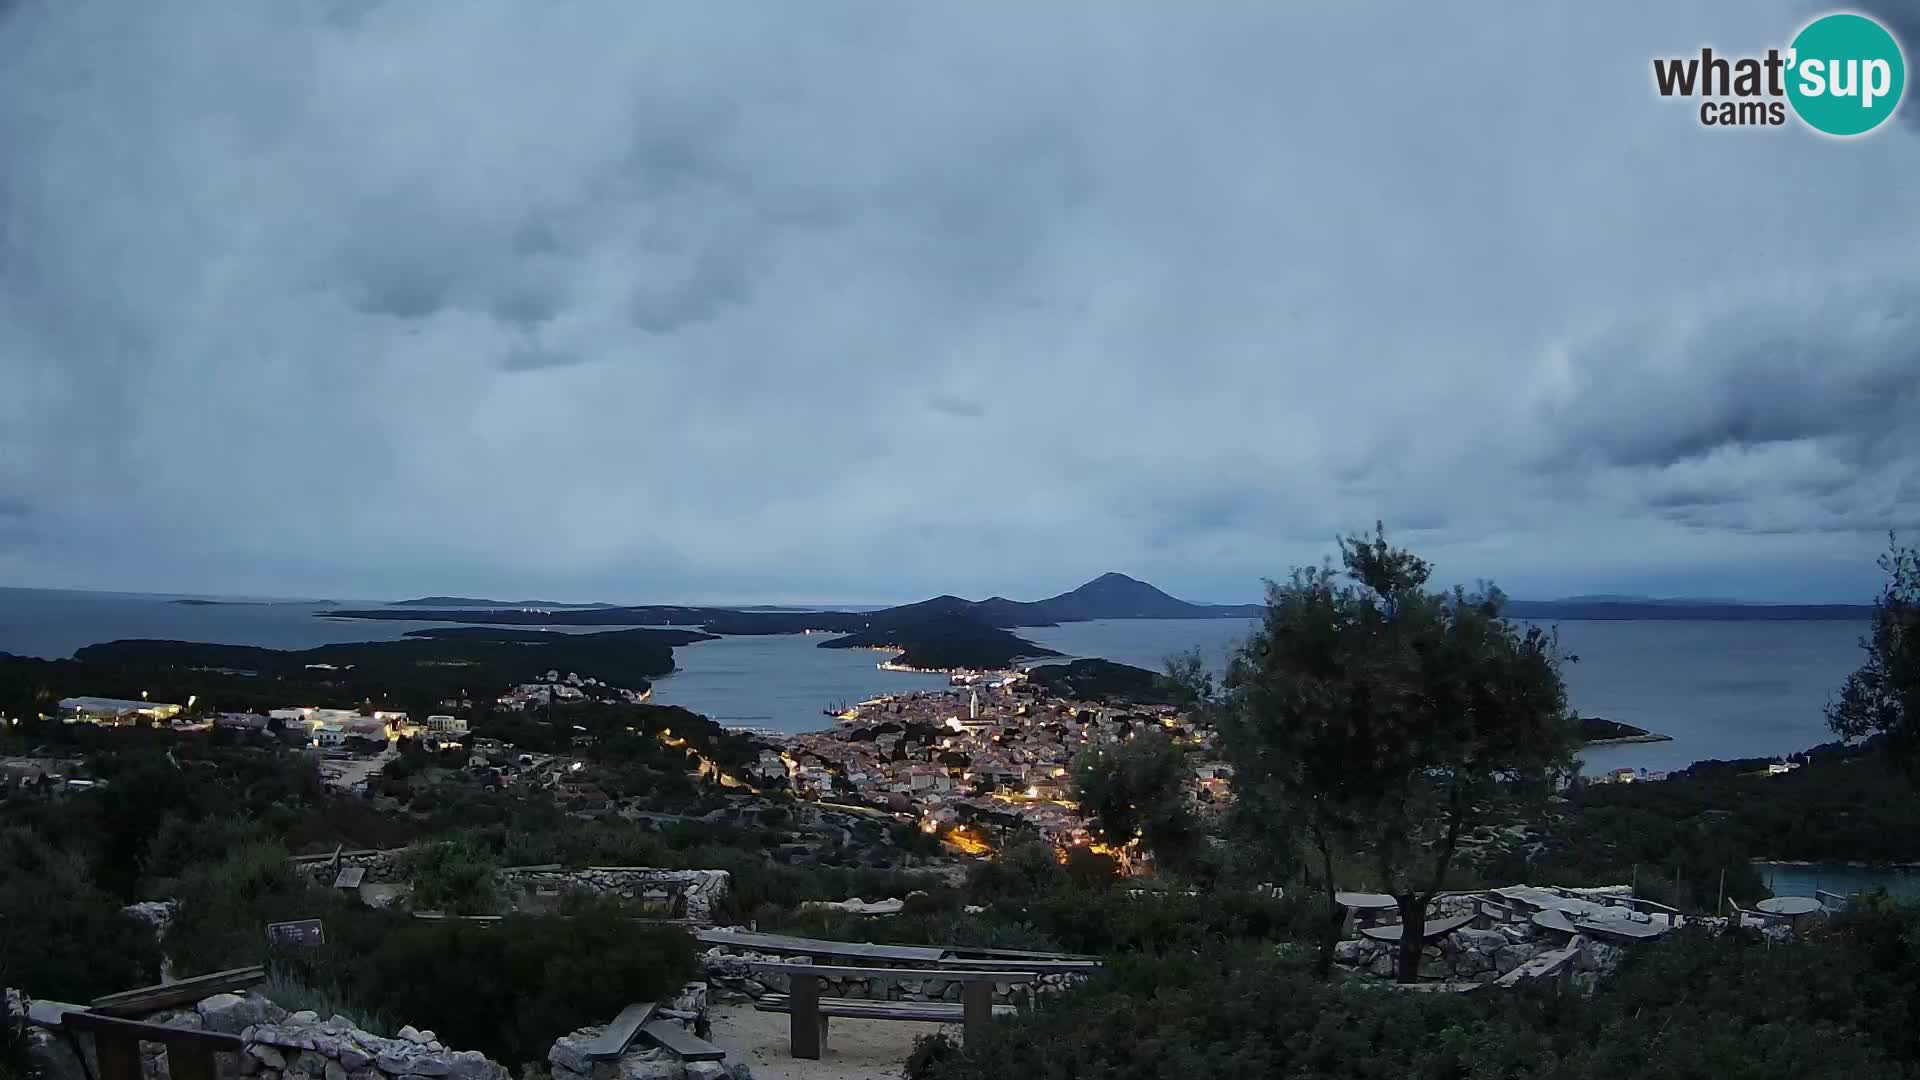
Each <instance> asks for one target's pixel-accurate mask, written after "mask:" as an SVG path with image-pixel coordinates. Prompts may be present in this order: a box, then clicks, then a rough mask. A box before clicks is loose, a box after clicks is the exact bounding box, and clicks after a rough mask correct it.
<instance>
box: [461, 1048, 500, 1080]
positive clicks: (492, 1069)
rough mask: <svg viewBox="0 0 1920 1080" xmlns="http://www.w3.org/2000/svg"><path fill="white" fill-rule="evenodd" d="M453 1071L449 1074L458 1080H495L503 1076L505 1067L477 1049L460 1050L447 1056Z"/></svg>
mask: <svg viewBox="0 0 1920 1080" xmlns="http://www.w3.org/2000/svg"><path fill="white" fill-rule="evenodd" d="M447 1062H448V1064H449V1065H451V1066H452V1067H453V1071H452V1072H451V1073H450V1074H449V1075H451V1076H454V1077H458V1078H459V1080H495V1078H497V1077H498V1078H504V1077H505V1074H506V1067H505V1066H502V1065H499V1064H497V1063H495V1062H494V1061H493V1060H492V1059H491V1058H489V1057H487V1055H485V1054H483V1053H481V1052H480V1051H478V1050H461V1051H459V1052H457V1053H454V1054H452V1055H450V1056H449V1057H448V1058H447Z"/></svg>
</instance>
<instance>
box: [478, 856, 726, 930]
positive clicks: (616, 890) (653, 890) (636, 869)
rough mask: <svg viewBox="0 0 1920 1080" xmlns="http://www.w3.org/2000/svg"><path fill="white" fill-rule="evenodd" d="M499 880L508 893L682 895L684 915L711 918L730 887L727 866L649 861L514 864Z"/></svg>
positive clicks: (630, 897) (640, 897)
mask: <svg viewBox="0 0 1920 1080" xmlns="http://www.w3.org/2000/svg"><path fill="white" fill-rule="evenodd" d="M498 881H499V883H500V885H501V887H502V888H503V889H504V890H506V891H507V893H508V895H509V896H512V895H514V894H519V895H521V896H527V895H538V894H540V893H542V892H548V893H566V892H584V893H591V894H593V895H595V896H614V897H619V898H621V899H626V900H647V899H667V898H671V897H673V896H675V895H678V896H679V897H680V898H681V899H682V900H683V901H684V903H685V909H684V915H685V917H686V918H688V919H690V920H692V921H694V922H699V923H706V922H712V921H713V916H714V911H715V910H716V908H717V907H718V905H719V903H720V902H721V901H722V900H724V899H725V898H726V896H727V892H728V890H729V889H730V888H731V887H732V881H733V879H732V876H731V875H729V874H728V873H727V872H726V871H725V870H656V869H653V868H651V867H645V866H589V867H587V868H585V869H583V870H557V869H551V868H548V867H515V868H511V869H507V870H502V871H500V873H499V876H498Z"/></svg>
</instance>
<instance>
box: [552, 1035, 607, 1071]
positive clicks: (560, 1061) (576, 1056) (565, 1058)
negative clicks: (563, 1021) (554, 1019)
mask: <svg viewBox="0 0 1920 1080" xmlns="http://www.w3.org/2000/svg"><path fill="white" fill-rule="evenodd" d="M589 1031H593V1029H592V1028H582V1029H581V1030H579V1031H576V1032H573V1033H572V1034H569V1035H562V1036H560V1037H559V1038H557V1039H555V1040H553V1046H552V1047H551V1048H549V1049H548V1050H547V1063H548V1064H550V1065H552V1066H553V1067H554V1068H556V1069H565V1070H567V1071H568V1072H572V1073H578V1074H580V1075H582V1076H585V1075H587V1074H589V1073H591V1072H593V1063H592V1062H591V1061H590V1060H589V1059H588V1058H587V1051H588V1049H589V1047H590V1044H591V1043H592V1041H593V1040H594V1039H596V1038H599V1033H598V1032H595V1033H594V1034H591V1035H589V1034H586V1033H587V1032H589Z"/></svg>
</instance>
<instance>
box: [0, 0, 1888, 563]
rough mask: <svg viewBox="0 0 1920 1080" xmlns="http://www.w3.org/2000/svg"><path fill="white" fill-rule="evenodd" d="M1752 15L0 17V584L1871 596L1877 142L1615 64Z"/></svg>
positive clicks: (34, 12)
mask: <svg viewBox="0 0 1920 1080" xmlns="http://www.w3.org/2000/svg"><path fill="white" fill-rule="evenodd" d="M1880 6H1881V8H1883V9H1888V10H1891V9H1890V8H1889V5H1887V4H1885V3H1883V4H1882V5H1880ZM1903 10H1908V9H1903ZM1805 16H1806V9H1805V5H1804V4H1803V3H1801V2H1800V0H1761V2H1753V3H1734V2H1731V0H1728V2H1721V3H1709V2H1705V0H1694V2H1683V3H1678V4H1676V3H1670V2H1656V0H1639V2H1636V3H1632V4H1628V5H1626V6H1625V7H1621V6H1619V5H1613V6H1605V5H1593V4H1578V3H1572V2H1570V0H1565V2H1562V0H1556V2H1551V3H1542V4H1536V5H1525V6H1522V7H1520V8H1515V9H1514V10H1512V11H1510V12H1508V13H1507V14H1506V15H1505V16H1504V17H1503V18H1502V19H1501V20H1499V21H1498V22H1497V23H1494V24H1482V25H1476V26H1475V27H1473V32H1472V33H1464V32H1463V28H1462V26H1461V24H1460V22H1459V17H1458V14H1457V13H1456V12H1453V11H1450V10H1447V9H1444V8H1442V7H1436V6H1428V7H1425V8H1419V7H1416V8H1412V9H1399V10H1396V11H1394V12H1392V13H1388V12H1386V11H1385V10H1383V9H1376V8H1373V7H1370V6H1368V5H1322V6H1321V7H1319V8H1315V9H1313V10H1311V11H1306V10H1296V9H1283V8H1280V7H1277V6H1275V5H1273V4H1271V3H1266V2H1264V0H1219V2H1217V3H1210V4H1206V5H1200V6H1193V5H1189V6H1187V7H1186V8H1182V7H1180V6H1178V5H1168V4H1165V3H1155V2H1148V0H1098V2H1095V0H1067V2H1063V3H1059V4H1049V5H1032V6H1028V7H1024V8H1020V9H1018V10H1017V11H1016V10H1015V9H1012V8H1009V9H1006V10H1003V11H997V12H996V13H995V14H994V15H993V16H992V17H988V16H986V15H984V14H982V13H981V12H980V11H979V10H978V9H975V8H971V7H968V6H966V5H953V4H936V3H918V2H910V3H872V2H863V0H825V2H822V3H818V4H810V5H804V6H797V5H777V4H776V5H762V6H759V7H756V8H752V9H750V10H749V9H729V10H724V11H722V10H718V9H714V8H712V7H711V6H701V5H685V4H665V3H644V2H632V3H621V2H613V0H608V2H605V3H582V4H576V5H528V4H523V3H517V2H511V0H409V2H406V3H400V2H389V3H375V2H366V0H308V2H305V3H300V4H287V5H234V4H231V3H225V2H220V0H177V2H175V3H169V4H166V5H136V4H125V3H116V2H109V0H60V2H54V0H25V2H19V3H15V4H13V5H12V10H11V12H10V14H8V15H7V16H6V17H5V21H4V22H0V147H5V148H6V150H5V152H4V153H0V390H4V392H3V393H0V493H20V494H21V495H22V496H23V497H24V499H25V501H26V502H27V503H28V504H30V506H31V509H32V511H33V513H32V516H31V517H30V518H19V517H16V518H15V519H14V520H16V521H29V522H31V523H32V525H33V528H32V530H30V531H29V530H26V529H24V528H16V529H15V530H14V531H13V532H10V533H0V580H5V581H11V582H18V583H24V584H60V583H75V582H84V583H89V584H105V585H117V586H122V587H134V588H139V587H148V588H168V589H194V590H200V591H219V590H229V591H243V592H253V593H271V592H292V593H304V594H309V595H313V594H326V593H340V594H348V595H354V594H358V595H380V594H391V593H404V592H413V593H419V592H436V591H440V592H492V591H506V592H515V593H537V592H556V593H563V594H565V595H569V596H583V597H584V596H596V595H597V596H605V597H607V598H632V599H657V600H672V599H688V600H714V599H739V600H744V599H769V600H777V599H781V598H783V597H784V598H794V599H801V600H820V599H823V598H827V599H830V598H832V596H833V595H835V594H837V595H841V596H848V597H853V598H856V599H890V598H908V597H913V596H915V595H917V594H923V593H929V592H938V591H947V590H955V591H964V590H972V591H977V592H981V593H987V592H1004V593H1007V594H1010V595H1036V594H1042V593H1045V592H1050V591H1053V590H1056V589H1058V588H1061V587H1064V586H1069V585H1072V584H1074V583H1075V582H1077V581H1079V580H1082V579H1084V578H1086V577H1090V576H1092V575H1093V574H1094V573H1097V572H1099V571H1102V570H1107V569H1120V570H1126V571H1128V572H1132V573H1136V574H1139V575H1141V576H1144V577H1148V578H1150V579H1154V580H1157V581H1159V582H1160V583H1162V584H1164V585H1166V586H1168V587H1169V588H1172V589H1174V590H1176V591H1187V592H1192V593H1194V594H1195V595H1197V596H1203V597H1208V598H1214V599H1235V598H1249V597H1251V596H1252V595H1253V594H1254V592H1255V585H1254V583H1255V582H1257V580H1258V578H1259V577H1260V576H1262V575H1280V574H1284V573H1285V571H1286V569H1287V568H1288V567H1289V566H1290V565H1293V564H1295V563H1300V562H1315V561H1318V559H1319V558H1320V557H1321V556H1322V555H1323V554H1324V553H1325V552H1326V551H1327V549H1328V546H1329V543H1330V541H1331V539H1332V538H1333V537H1335V536H1337V535H1340V534H1342V533H1346V532H1349V531H1352V530H1355V529H1367V528H1370V527H1371V526H1372V523H1373V522H1374V521H1375V520H1376V519H1381V520H1384V521H1385V522H1386V524H1387V526H1388V528H1389V529H1390V530H1401V531H1403V532H1404V534H1405V535H1407V536H1408V537H1409V539H1417V541H1418V542H1419V543H1420V544H1421V546H1422V549H1423V551H1424V552H1425V553H1427V554H1429V555H1430V556H1431V557H1433V558H1434V559H1435V560H1436V561H1437V562H1438V564H1439V573H1440V574H1441V576H1442V577H1444V578H1446V579H1449V580H1473V579H1475V578H1478V577H1483V576H1493V577H1496V578H1498V579H1499V580H1500V581H1501V583H1502V584H1503V585H1505V586H1507V587H1509V589H1510V590H1511V591H1514V592H1516V593H1519V594H1527V593H1531V594H1534V595H1540V594H1561V593H1574V592H1594V591H1616V592H1617V591H1639V590H1636V589H1635V588H1633V587H1632V586H1633V584H1634V583H1635V582H1673V581H1681V582H1684V581H1686V580H1689V575H1697V576H1699V577H1701V578H1702V579H1703V580H1712V581H1714V582H1716V583H1717V584H1716V585H1715V588H1716V590H1718V591H1734V592H1738V591H1741V590H1740V589H1738V588H1733V587H1731V586H1730V585H1729V584H1728V583H1729V582H1732V581H1739V582H1746V583H1748V584H1749V585H1750V586H1751V587H1752V588H1751V590H1750V591H1756V592H1766V591H1769V590H1773V591H1780V590H1784V589H1787V588H1788V586H1784V585H1780V584H1779V583H1780V582H1783V581H1791V582H1793V583H1795V584H1793V585H1792V586H1791V587H1792V588H1795V589H1800V588H1805V589H1812V588H1816V587H1818V588H1835V587H1839V586H1838V585H1836V583H1846V588H1848V589H1851V590H1853V591H1856V592H1860V591H1865V590H1866V589H1867V588H1868V587H1869V586H1870V583H1871V581H1872V579H1873V574H1874V572H1873V569H1872V561H1871V556H1872V554H1873V553H1874V551H1875V550H1876V549H1877V548H1878V547H1879V546H1880V545H1881V544H1882V543H1883V542H1884V536H1883V532H1884V529H1885V528H1886V527H1888V526H1889V525H1893V524H1899V523H1902V522H1905V521H1907V520H1908V519H1909V517H1910V516H1911V512H1910V510H1909V508H1910V507H1912V506H1913V505H1914V504H1915V502H1916V500H1915V498H1914V496H1915V494H1916V490H1917V489H1920V473H1916V467H1917V463H1920V433H1917V431H1916V421H1915V419H1914V418H1915V416H1916V415H1920V405H1917V403H1916V402H1915V400H1914V399H1915V394H1916V383H1915V372H1916V371H1917V370H1920V356H1916V347H1915V344H1914V343H1915V342H1916V341H1920V334H1916V333H1915V329H1916V328H1915V325H1914V319H1915V313H1916V310H1917V309H1920V303H1917V301H1916V298H1920V266H1917V265H1916V263H1915V261H1914V260H1913V258H1912V255H1911V253H1912V252H1913V251H1914V250H1917V249H1920V191H1916V190H1915V189H1914V187H1913V186H1912V185H1902V184H1899V183H1896V182H1893V181H1892V180H1891V179H1890V178H1899V177H1905V176H1911V175H1914V174H1915V173H1916V171H1920V138H1916V137H1915V135H1914V134H1913V132H1912V131H1910V130H1908V129H1906V128H1890V129H1889V130H1887V131H1884V132H1879V133H1876V134H1875V135H1872V136H1870V137H1867V138H1864V139H1859V140H1851V141H1846V142H1841V141H1836V140H1825V139H1818V138H1814V137H1812V136H1809V135H1808V134H1807V133H1805V132H1803V131H1799V130H1789V131H1765V132H1761V131H1754V132H1712V133H1710V132H1705V131H1703V130H1702V129H1701V127H1700V126H1699V124H1698V122H1697V120H1696V119H1695V118H1694V115H1693V114H1692V112H1691V111H1690V110H1689V109H1688V107H1687V106H1685V105H1683V104H1680V103H1676V102H1671V101H1661V100H1659V99H1658V98H1657V97H1656V96H1655V95H1653V94H1652V93H1651V91H1650V90H1649V89H1648V85H1647V83H1648V79H1647V64H1648V62H1649V60H1650V58H1651V57H1653V56H1656V55H1677V54H1680V53H1684V52H1685V51H1687V50H1688V49H1691V48H1697V47H1698V45H1699V43H1701V42H1703V41H1714V42H1716V43H1719V42H1724V43H1726V44H1727V45H1728V47H1732V46H1734V45H1736V44H1738V45H1741V46H1742V47H1745V45H1747V44H1752V45H1755V46H1758V47H1764V46H1765V45H1766V44H1768V43H1771V42H1777V41H1779V40H1781V39H1782V37H1783V35H1785V34H1787V33H1790V32H1791V30H1792V29H1793V28H1794V27H1795V26H1797V25H1799V23H1801V22H1803V21H1804V19H1805ZM1902 17H1903V18H1904V16H1902ZM1356 41H1364V42H1367V43H1369V45H1368V51H1367V56H1368V63H1367V65H1366V67H1365V70H1364V71H1363V72H1360V73H1358V74H1356V69H1355V67H1354V66H1353V61H1352V58H1351V56H1350V55H1349V53H1348V51H1347V50H1346V49H1344V48H1341V47H1335V45H1337V44H1338V43H1343V42H1356ZM1298 43H1308V44H1309V45H1310V47H1304V48H1303V47H1299V44H1298ZM1277 58H1278V59H1277ZM1915 112H1916V110H1915V109H1914V108H1913V107H1912V103H1911V102H1909V103H1908V105H1907V106H1906V107H1905V108H1904V109H1903V114H1904V115H1905V116H1906V117H1907V118H1908V119H1912V118H1913V117H1914V115H1915ZM529 506H536V507H538V508H540V512H538V513H529V512H526V509H525V508H526V507H529ZM154 521H191V522H196V523H202V524H203V525H204V526H205V527H195V528H192V529H160V530H155V529H152V528H149V527H147V526H148V524H149V523H151V522H154ZM130 532H138V534H139V535H140V536H141V538H142V543H141V545H140V546H139V548H138V550H137V551H130V550H128V549H127V548H126V545H124V544H123V543H121V542H120V541H121V539H122V538H124V537H125V536H127V535H129V533H130ZM1810 559H1819V560H1823V562H1822V565H1823V566H1824V565H1826V563H1827V562H1834V563H1836V564H1843V565H1845V566H1847V567H1851V568H1853V569H1849V570H1847V571H1846V572H1845V573H1842V572H1841V571H1838V570H1822V571H1821V572H1820V574H1817V575H1816V574H1807V573H1799V572H1798V570H1797V568H1800V567H1804V566H1805V565H1806V564H1807V563H1808V560H1810ZM1789 571H1792V572H1791V573H1789ZM1849 575H1851V576H1849ZM1681 591H1691V592H1696V593H1697V592H1699V591H1701V590H1699V589H1683V590H1681ZM776 594H778V595H776Z"/></svg>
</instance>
